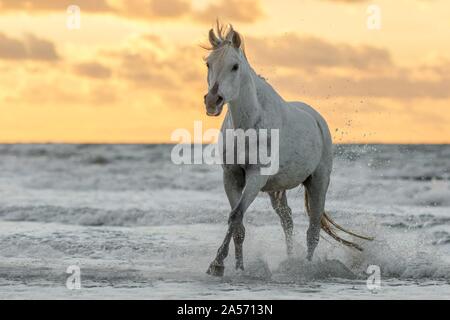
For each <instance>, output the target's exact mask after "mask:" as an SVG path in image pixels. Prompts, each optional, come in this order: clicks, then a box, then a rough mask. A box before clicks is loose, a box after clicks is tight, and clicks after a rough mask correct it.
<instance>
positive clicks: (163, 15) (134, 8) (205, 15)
mask: <svg viewBox="0 0 450 320" xmlns="http://www.w3.org/2000/svg"><path fill="white" fill-rule="evenodd" d="M73 4H76V5H78V6H79V7H80V9H81V12H82V13H83V12H89V13H108V14H114V15H117V16H120V17H125V18H136V19H141V20H146V21H153V20H154V19H173V18H181V17H187V18H190V19H191V20H192V21H193V22H200V23H207V24H211V22H214V20H215V19H216V18H217V17H219V18H221V19H227V20H230V21H235V22H241V23H252V22H255V21H257V20H259V19H260V18H262V17H263V16H264V12H263V9H262V7H261V3H260V0H242V1H238V0H228V1H227V0H218V1H214V2H213V3H210V4H208V5H207V6H206V7H205V8H202V9H196V8H194V7H193V6H192V5H191V2H190V1H188V0H116V1H107V0H96V1H92V0H78V1H72V0H60V1H55V0H40V1H29V0H0V13H1V12H8V11H17V10H21V11H26V12H28V13H33V12H49V11H60V12H61V13H65V10H66V9H67V7H68V6H69V5H73Z"/></svg>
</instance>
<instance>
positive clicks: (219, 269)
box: [206, 262, 225, 277]
mask: <svg viewBox="0 0 450 320" xmlns="http://www.w3.org/2000/svg"><path fill="white" fill-rule="evenodd" d="M224 272H225V267H224V266H222V265H218V264H217V263H216V262H212V263H211V264H210V265H209V268H208V270H207V271H206V273H207V274H209V275H212V276H214V277H223V273H224Z"/></svg>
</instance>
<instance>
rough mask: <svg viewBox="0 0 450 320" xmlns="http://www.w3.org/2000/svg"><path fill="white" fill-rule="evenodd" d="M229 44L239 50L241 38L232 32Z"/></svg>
mask: <svg viewBox="0 0 450 320" xmlns="http://www.w3.org/2000/svg"><path fill="white" fill-rule="evenodd" d="M231 43H232V44H233V46H234V47H235V48H236V49H239V48H240V47H241V43H242V41H241V36H240V35H239V33H237V32H236V31H233V38H232V40H231Z"/></svg>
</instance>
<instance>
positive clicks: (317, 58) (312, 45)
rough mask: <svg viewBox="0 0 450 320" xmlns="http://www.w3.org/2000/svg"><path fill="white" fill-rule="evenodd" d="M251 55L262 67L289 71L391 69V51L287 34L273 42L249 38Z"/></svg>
mask: <svg viewBox="0 0 450 320" xmlns="http://www.w3.org/2000/svg"><path fill="white" fill-rule="evenodd" d="M246 41H248V46H247V48H248V49H249V52H252V53H254V55H255V59H258V61H260V62H261V63H263V64H269V65H272V64H273V65H279V66H284V67H288V68H303V69H315V68H321V67H327V68H329V67H345V68H349V67H350V68H357V69H360V68H363V69H370V68H378V67H386V66H390V65H391V63H392V61H391V56H390V53H389V51H387V50H385V49H380V48H376V47H372V46H366V45H363V46H351V45H348V44H342V43H337V44H335V43H331V42H328V41H326V40H323V39H320V38H315V37H299V36H298V35H296V34H292V33H290V34H287V35H284V36H279V37H272V38H270V39H261V38H253V37H249V38H246Z"/></svg>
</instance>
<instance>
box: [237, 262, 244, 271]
mask: <svg viewBox="0 0 450 320" xmlns="http://www.w3.org/2000/svg"><path fill="white" fill-rule="evenodd" d="M236 270H242V271H244V264H243V263H236Z"/></svg>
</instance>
